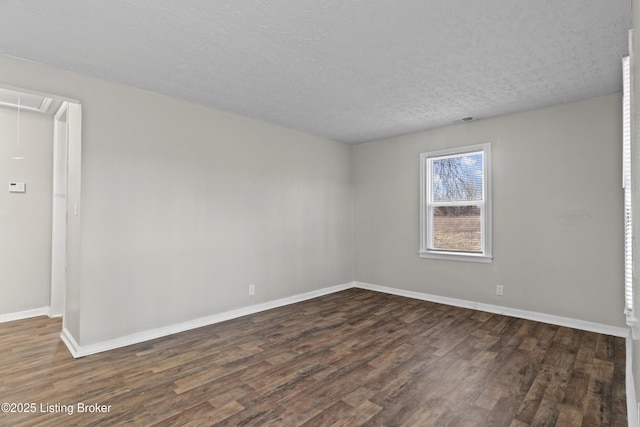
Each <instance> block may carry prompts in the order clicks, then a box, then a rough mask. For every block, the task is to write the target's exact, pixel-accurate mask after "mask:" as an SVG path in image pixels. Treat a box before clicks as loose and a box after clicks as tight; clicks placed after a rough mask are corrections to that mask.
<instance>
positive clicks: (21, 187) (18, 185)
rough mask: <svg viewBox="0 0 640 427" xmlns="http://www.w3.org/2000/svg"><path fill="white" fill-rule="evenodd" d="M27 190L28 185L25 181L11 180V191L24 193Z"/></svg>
mask: <svg viewBox="0 0 640 427" xmlns="http://www.w3.org/2000/svg"><path fill="white" fill-rule="evenodd" d="M26 191H27V185H26V184H25V183H24V182H10V183H9V193H24V192H26Z"/></svg>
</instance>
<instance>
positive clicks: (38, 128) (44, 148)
mask: <svg viewBox="0 0 640 427" xmlns="http://www.w3.org/2000/svg"><path fill="white" fill-rule="evenodd" d="M17 119H18V111H17V110H14V109H10V108H7V107H0V138H1V142H2V143H1V144H0V272H2V277H1V278H0V314H10V313H16V312H20V311H24V310H31V309H37V308H43V307H47V306H48V305H49V290H50V286H51V285H50V283H51V198H52V185H53V173H52V158H53V118H52V117H51V116H46V115H43V114H40V113H34V112H28V111H25V110H22V111H21V113H20V144H19V145H20V149H19V150H18V149H17V140H16V139H17ZM17 154H19V155H20V156H23V157H24V159H23V160H13V159H12V157H14V156H16V155H17ZM11 181H20V182H25V183H26V184H27V192H26V193H23V194H11V193H9V182H11Z"/></svg>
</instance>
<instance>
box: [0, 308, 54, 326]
mask: <svg viewBox="0 0 640 427" xmlns="http://www.w3.org/2000/svg"><path fill="white" fill-rule="evenodd" d="M48 315H49V307H40V308H34V309H31V310H25V311H19V312H17V313H8V314H0V323H4V322H12V321H14V320H21V319H28V318H30V317H38V316H48Z"/></svg>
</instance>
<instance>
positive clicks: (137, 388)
mask: <svg viewBox="0 0 640 427" xmlns="http://www.w3.org/2000/svg"><path fill="white" fill-rule="evenodd" d="M60 329H61V324H60V321H59V320H56V319H48V318H34V319H27V320H20V321H16V322H9V323H4V324H0V403H1V402H8V403H13V404H14V405H10V406H13V407H12V408H10V409H15V410H22V411H23V412H22V413H17V412H14V413H11V412H9V413H5V412H0V425H7V426H18V425H28V426H34V425H42V426H57V425H60V426H68V425H82V426H89V425H100V426H105V425H121V424H125V423H131V424H132V425H138V426H145V425H159V426H175V425H181V426H185V425H193V426H200V425H228V426H241V425H250V426H314V427H316V426H328V425H335V426H360V425H371V426H400V425H402V426H474V427H477V426H491V427H498V426H512V427H519V426H556V425H557V426H580V425H582V426H626V424H627V422H626V401H625V372H624V370H625V342H624V339H622V338H616V337H612V336H607V335H601V334H596V333H591V332H584V331H579V330H575V329H569V328H563V327H558V326H553V325H548V324H543V323H537V322H532V321H527V320H521V319H516V318H512V317H506V316H499V315H494V314H489V313H484V312H478V311H473V310H467V309H462V308H455V307H450V306H445V305H440V304H434V303H429V302H424V301H417V300H412V299H407V298H402V297H398V296H393V295H387V294H381V293H376V292H371V291H366V290H360V289H350V290H347V291H343V292H339V293H336V294H332V295H328V296H324V297H321V298H316V299H314V300H309V301H305V302H302V303H298V304H294V305H290V306H286V307H282V308H278V309H274V310H270V311H266V312H263V313H259V314H255V315H251V316H246V317H243V318H240V319H236V320H232V321H228V322H224V323H220V324H217V325H212V326H208V327H203V328H199V329H196V330H193V331H189V332H184V333H181V334H176V335H173V336H170V337H165V338H161V339H156V340H154V341H149V342H146V343H141V344H137V345H133V346H129V347H126V348H121V349H117V350H112V351H109V352H105V353H101V354H96V355H92V356H87V357H84V358H81V359H77V360H74V359H73V358H72V357H71V355H70V354H69V353H68V351H67V349H66V348H65V346H64V345H63V344H62V342H61V341H60V339H59V334H60ZM31 403H34V404H35V408H34V407H33V405H29V406H27V407H26V408H27V409H29V410H31V409H35V412H24V409H25V407H24V405H22V406H23V407H22V408H21V407H19V406H20V404H31ZM78 404H86V405H90V404H98V405H105V406H104V407H99V406H98V407H91V406H85V407H84V410H85V412H80V413H79V412H78V409H82V406H80V407H79V406H78ZM107 405H108V407H107ZM3 409H6V405H5V406H3ZM89 409H94V410H95V409H103V410H107V409H108V412H86V411H88V410H89ZM69 410H72V411H73V413H72V414H71V415H70V414H68V413H67V411H69Z"/></svg>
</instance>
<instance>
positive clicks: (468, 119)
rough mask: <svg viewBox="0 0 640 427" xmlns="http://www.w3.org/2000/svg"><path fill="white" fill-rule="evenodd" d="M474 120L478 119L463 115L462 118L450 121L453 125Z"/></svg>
mask: <svg viewBox="0 0 640 427" xmlns="http://www.w3.org/2000/svg"><path fill="white" fill-rule="evenodd" d="M476 120H478V119H477V118H476V117H471V116H469V117H464V118H462V119H458V120H454V121H452V122H451V123H452V124H454V125H457V124H458V123H465V122H474V121H476Z"/></svg>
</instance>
